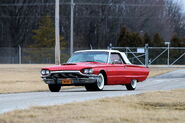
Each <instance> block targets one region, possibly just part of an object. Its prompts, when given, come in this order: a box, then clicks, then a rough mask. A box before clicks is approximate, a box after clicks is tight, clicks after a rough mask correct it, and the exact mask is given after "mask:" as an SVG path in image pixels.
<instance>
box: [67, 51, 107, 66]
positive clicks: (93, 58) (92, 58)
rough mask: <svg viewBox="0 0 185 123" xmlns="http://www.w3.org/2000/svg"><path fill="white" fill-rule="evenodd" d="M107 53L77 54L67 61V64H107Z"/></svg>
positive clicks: (88, 52)
mask: <svg viewBox="0 0 185 123" xmlns="http://www.w3.org/2000/svg"><path fill="white" fill-rule="evenodd" d="M108 54H109V53H108V52H102V51H87V52H77V53H74V55H73V56H72V57H71V58H70V59H69V60H68V62H67V63H77V62H101V63H107V61H108Z"/></svg>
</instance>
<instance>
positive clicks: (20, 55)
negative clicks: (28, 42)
mask: <svg viewBox="0 0 185 123" xmlns="http://www.w3.org/2000/svg"><path fill="white" fill-rule="evenodd" d="M21 57H22V54H21V46H20V45H19V64H21V62H22V61H21V59H22V58H21Z"/></svg>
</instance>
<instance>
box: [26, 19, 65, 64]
mask: <svg viewBox="0 0 185 123" xmlns="http://www.w3.org/2000/svg"><path fill="white" fill-rule="evenodd" d="M33 33H34V35H33V37H32V38H33V39H34V42H33V44H31V45H29V46H28V47H29V48H30V50H26V51H25V55H26V56H27V57H25V59H26V61H28V60H29V61H34V63H41V62H42V63H44V62H49V61H53V62H54V56H55V55H54V47H55V26H54V23H53V21H52V18H51V17H50V16H44V17H42V18H41V21H40V24H39V27H38V29H35V30H33ZM66 46H67V43H66V41H65V40H64V37H63V36H62V35H61V36H60V47H61V50H62V52H61V60H62V62H65V61H66V59H67V58H68V55H67V52H66V50H65V48H66ZM43 59H45V60H43Z"/></svg>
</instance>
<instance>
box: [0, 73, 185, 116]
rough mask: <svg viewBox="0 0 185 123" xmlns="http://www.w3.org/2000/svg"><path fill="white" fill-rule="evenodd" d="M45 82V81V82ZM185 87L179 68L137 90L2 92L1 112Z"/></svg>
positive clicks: (78, 89) (117, 87)
mask: <svg viewBox="0 0 185 123" xmlns="http://www.w3.org/2000/svg"><path fill="white" fill-rule="evenodd" d="M43 84H44V83H43ZM177 88H185V70H177V71H173V72H170V73H167V74H163V75H160V76H157V77H154V78H150V79H147V80H146V81H144V82H142V83H138V85H137V89H136V90H135V91H127V90H126V88H125V86H121V85H118V86H106V87H105V88H104V91H101V92H87V91H85V89H84V88H74V89H68V90H62V91H61V92H59V93H51V92H49V91H48V92H31V93H17V94H0V113H1V114H2V113H5V112H9V111H13V110H16V109H27V108H30V107H33V106H47V105H55V104H65V103H71V102H80V101H87V100H94V99H100V98H106V97H115V96H125V95H131V94H139V93H144V92H148V91H156V90H171V89H177Z"/></svg>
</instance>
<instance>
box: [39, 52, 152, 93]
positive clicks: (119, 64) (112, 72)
mask: <svg viewBox="0 0 185 123" xmlns="http://www.w3.org/2000/svg"><path fill="white" fill-rule="evenodd" d="M148 74H149V69H148V68H146V67H143V66H138V65H133V64H131V63H130V61H129V60H128V58H127V56H126V55H125V53H123V52H119V51H117V50H82V51H76V52H75V53H74V55H73V56H72V57H71V58H70V59H69V60H68V61H67V63H65V64H62V65H57V66H51V67H44V68H42V70H41V75H42V79H43V81H44V82H45V83H46V84H48V87H49V90H50V91H51V92H59V91H60V89H61V86H70V85H73V86H85V88H86V90H87V91H101V90H103V88H104V85H125V86H126V88H127V90H135V88H136V84H137V82H142V81H144V80H145V79H146V78H147V76H148Z"/></svg>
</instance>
